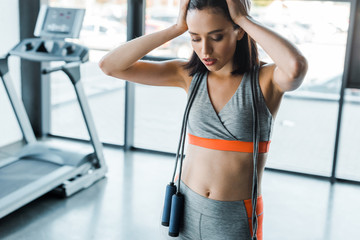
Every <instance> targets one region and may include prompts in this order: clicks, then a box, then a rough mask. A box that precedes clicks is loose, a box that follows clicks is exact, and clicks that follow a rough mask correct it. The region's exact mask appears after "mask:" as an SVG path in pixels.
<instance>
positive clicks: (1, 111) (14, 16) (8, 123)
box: [0, 0, 22, 146]
mask: <svg viewBox="0 0 360 240" xmlns="http://www.w3.org/2000/svg"><path fill="white" fill-rule="evenodd" d="M0 29H1V32H0V56H3V55H4V54H6V53H7V52H8V51H9V50H10V49H11V48H12V47H13V46H14V45H15V44H16V43H17V42H19V6H18V1H14V0H1V1H0ZM9 69H10V75H11V77H12V79H13V81H14V84H15V86H16V89H17V90H18V94H19V96H20V60H19V59H18V58H16V57H10V61H9ZM21 138H22V134H21V131H20V128H19V126H18V124H17V120H16V118H15V115H14V113H13V111H12V108H11V105H10V102H9V100H8V98H7V95H6V92H5V89H4V85H3V83H2V81H1V84H0V146H4V145H6V144H9V143H12V142H15V141H18V140H20V139H21Z"/></svg>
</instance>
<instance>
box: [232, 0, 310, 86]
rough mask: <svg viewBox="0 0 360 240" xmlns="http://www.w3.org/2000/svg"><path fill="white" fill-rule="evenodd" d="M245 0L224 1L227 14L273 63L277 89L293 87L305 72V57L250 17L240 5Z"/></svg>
mask: <svg viewBox="0 0 360 240" xmlns="http://www.w3.org/2000/svg"><path fill="white" fill-rule="evenodd" d="M244 1H245V4H246V3H248V2H247V0H227V2H228V6H229V10H230V14H231V17H232V19H233V21H234V22H235V23H236V24H238V25H239V26H240V27H241V28H242V29H243V30H244V31H245V32H246V33H247V34H248V35H249V36H250V37H251V38H253V39H254V40H255V41H256V42H257V43H258V44H259V45H260V46H261V47H262V48H263V49H264V51H265V52H266V53H267V54H268V55H269V56H270V57H271V59H272V60H273V61H274V63H275V66H274V70H273V74H272V79H271V80H272V81H273V83H274V84H275V85H277V87H278V88H279V90H280V91H282V92H286V91H292V90H295V89H297V88H298V87H299V86H300V85H301V83H302V81H303V80H304V77H305V75H306V72H307V68H308V65H307V60H306V58H305V57H304V56H303V55H302V54H301V52H300V51H299V50H298V49H297V48H296V47H295V46H294V45H293V44H292V43H290V42H289V41H288V40H286V39H285V38H283V37H282V36H280V35H279V34H277V33H275V32H273V31H271V30H270V29H268V28H267V27H265V26H263V25H262V24H261V23H259V22H257V21H255V20H254V19H252V18H251V17H250V16H249V15H248V14H247V10H246V8H245V6H244Z"/></svg>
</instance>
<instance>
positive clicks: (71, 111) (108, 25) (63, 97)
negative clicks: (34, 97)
mask: <svg viewBox="0 0 360 240" xmlns="http://www.w3.org/2000/svg"><path fill="white" fill-rule="evenodd" d="M49 4H50V6H53V7H69V8H86V14H85V17H84V22H83V28H82V30H81V33H80V37H79V39H78V40H75V41H77V42H78V43H79V44H82V45H85V46H87V47H89V48H90V60H89V62H87V63H85V64H83V65H82V67H81V74H82V82H83V84H84V88H85V93H86V95H87V97H88V100H89V104H90V108H91V111H92V115H93V117H94V119H95V125H96V127H97V130H98V133H99V135H100V140H101V141H102V142H107V143H112V144H119V145H121V144H124V139H123V138H124V137H123V136H124V102H125V100H124V96H125V82H124V81H122V80H119V79H115V78H111V77H108V76H106V75H105V74H103V73H102V71H101V70H100V69H99V67H98V62H99V60H100V59H101V57H102V56H103V55H105V54H106V53H107V52H108V51H109V50H111V49H113V48H115V47H116V46H118V45H119V44H121V43H122V42H125V41H126V32H127V31H126V14H127V1H126V0H117V1H115V0H114V1H113V0H101V1H100V0H97V1H95V2H94V1H89V0H79V1H65V0H51V1H50V3H49ZM51 102H52V112H51V133H52V134H53V135H60V136H66V137H73V138H80V139H87V138H88V134H87V130H86V127H85V123H84V121H83V117H82V115H81V111H80V108H79V106H78V103H77V101H76V96H75V92H74V91H73V87H72V85H71V83H70V81H69V80H68V79H67V77H66V76H65V74H64V73H62V72H57V73H53V74H52V75H51Z"/></svg>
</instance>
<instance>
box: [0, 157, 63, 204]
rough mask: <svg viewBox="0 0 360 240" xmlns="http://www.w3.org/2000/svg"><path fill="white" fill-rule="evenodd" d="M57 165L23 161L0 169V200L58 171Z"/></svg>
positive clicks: (28, 160)
mask: <svg viewBox="0 0 360 240" xmlns="http://www.w3.org/2000/svg"><path fill="white" fill-rule="evenodd" d="M59 167H60V166H59V165H57V164H54V163H49V162H44V161H36V160H31V159H23V160H19V161H16V162H13V163H11V164H9V165H6V166H4V167H2V168H0V186H1V191H0V198H2V197H4V196H6V195H8V194H10V193H12V192H14V191H16V190H18V189H19V188H21V187H23V186H26V185H28V184H30V183H32V182H34V181H36V180H38V179H39V178H41V177H42V176H45V175H47V174H50V173H51V172H53V171H55V170H57V169H59Z"/></svg>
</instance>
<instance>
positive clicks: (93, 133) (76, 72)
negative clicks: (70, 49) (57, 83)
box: [43, 62, 106, 168]
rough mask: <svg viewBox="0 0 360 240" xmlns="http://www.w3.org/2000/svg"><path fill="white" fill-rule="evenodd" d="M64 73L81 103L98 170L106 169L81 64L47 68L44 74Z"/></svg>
mask: <svg viewBox="0 0 360 240" xmlns="http://www.w3.org/2000/svg"><path fill="white" fill-rule="evenodd" d="M60 70H61V71H63V72H64V73H65V74H66V75H67V76H68V77H69V79H70V80H71V82H72V84H73V86H74V90H75V93H76V96H77V99H78V101H79V105H80V109H81V112H82V115H83V118H84V121H85V125H86V128H87V130H88V133H89V135H90V142H91V144H92V146H93V148H94V152H95V155H96V159H97V160H98V162H97V163H96V167H97V168H101V167H104V168H106V164H105V158H104V154H103V149H102V143H101V142H100V139H99V135H98V133H97V130H96V127H95V122H94V118H93V117H92V114H91V111H90V106H89V103H88V101H87V99H86V94H85V91H84V88H83V85H82V82H81V81H80V80H81V75H80V63H79V62H73V63H68V64H64V65H62V66H60V67H53V68H46V69H44V71H43V73H44V74H47V73H51V72H55V71H60Z"/></svg>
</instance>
